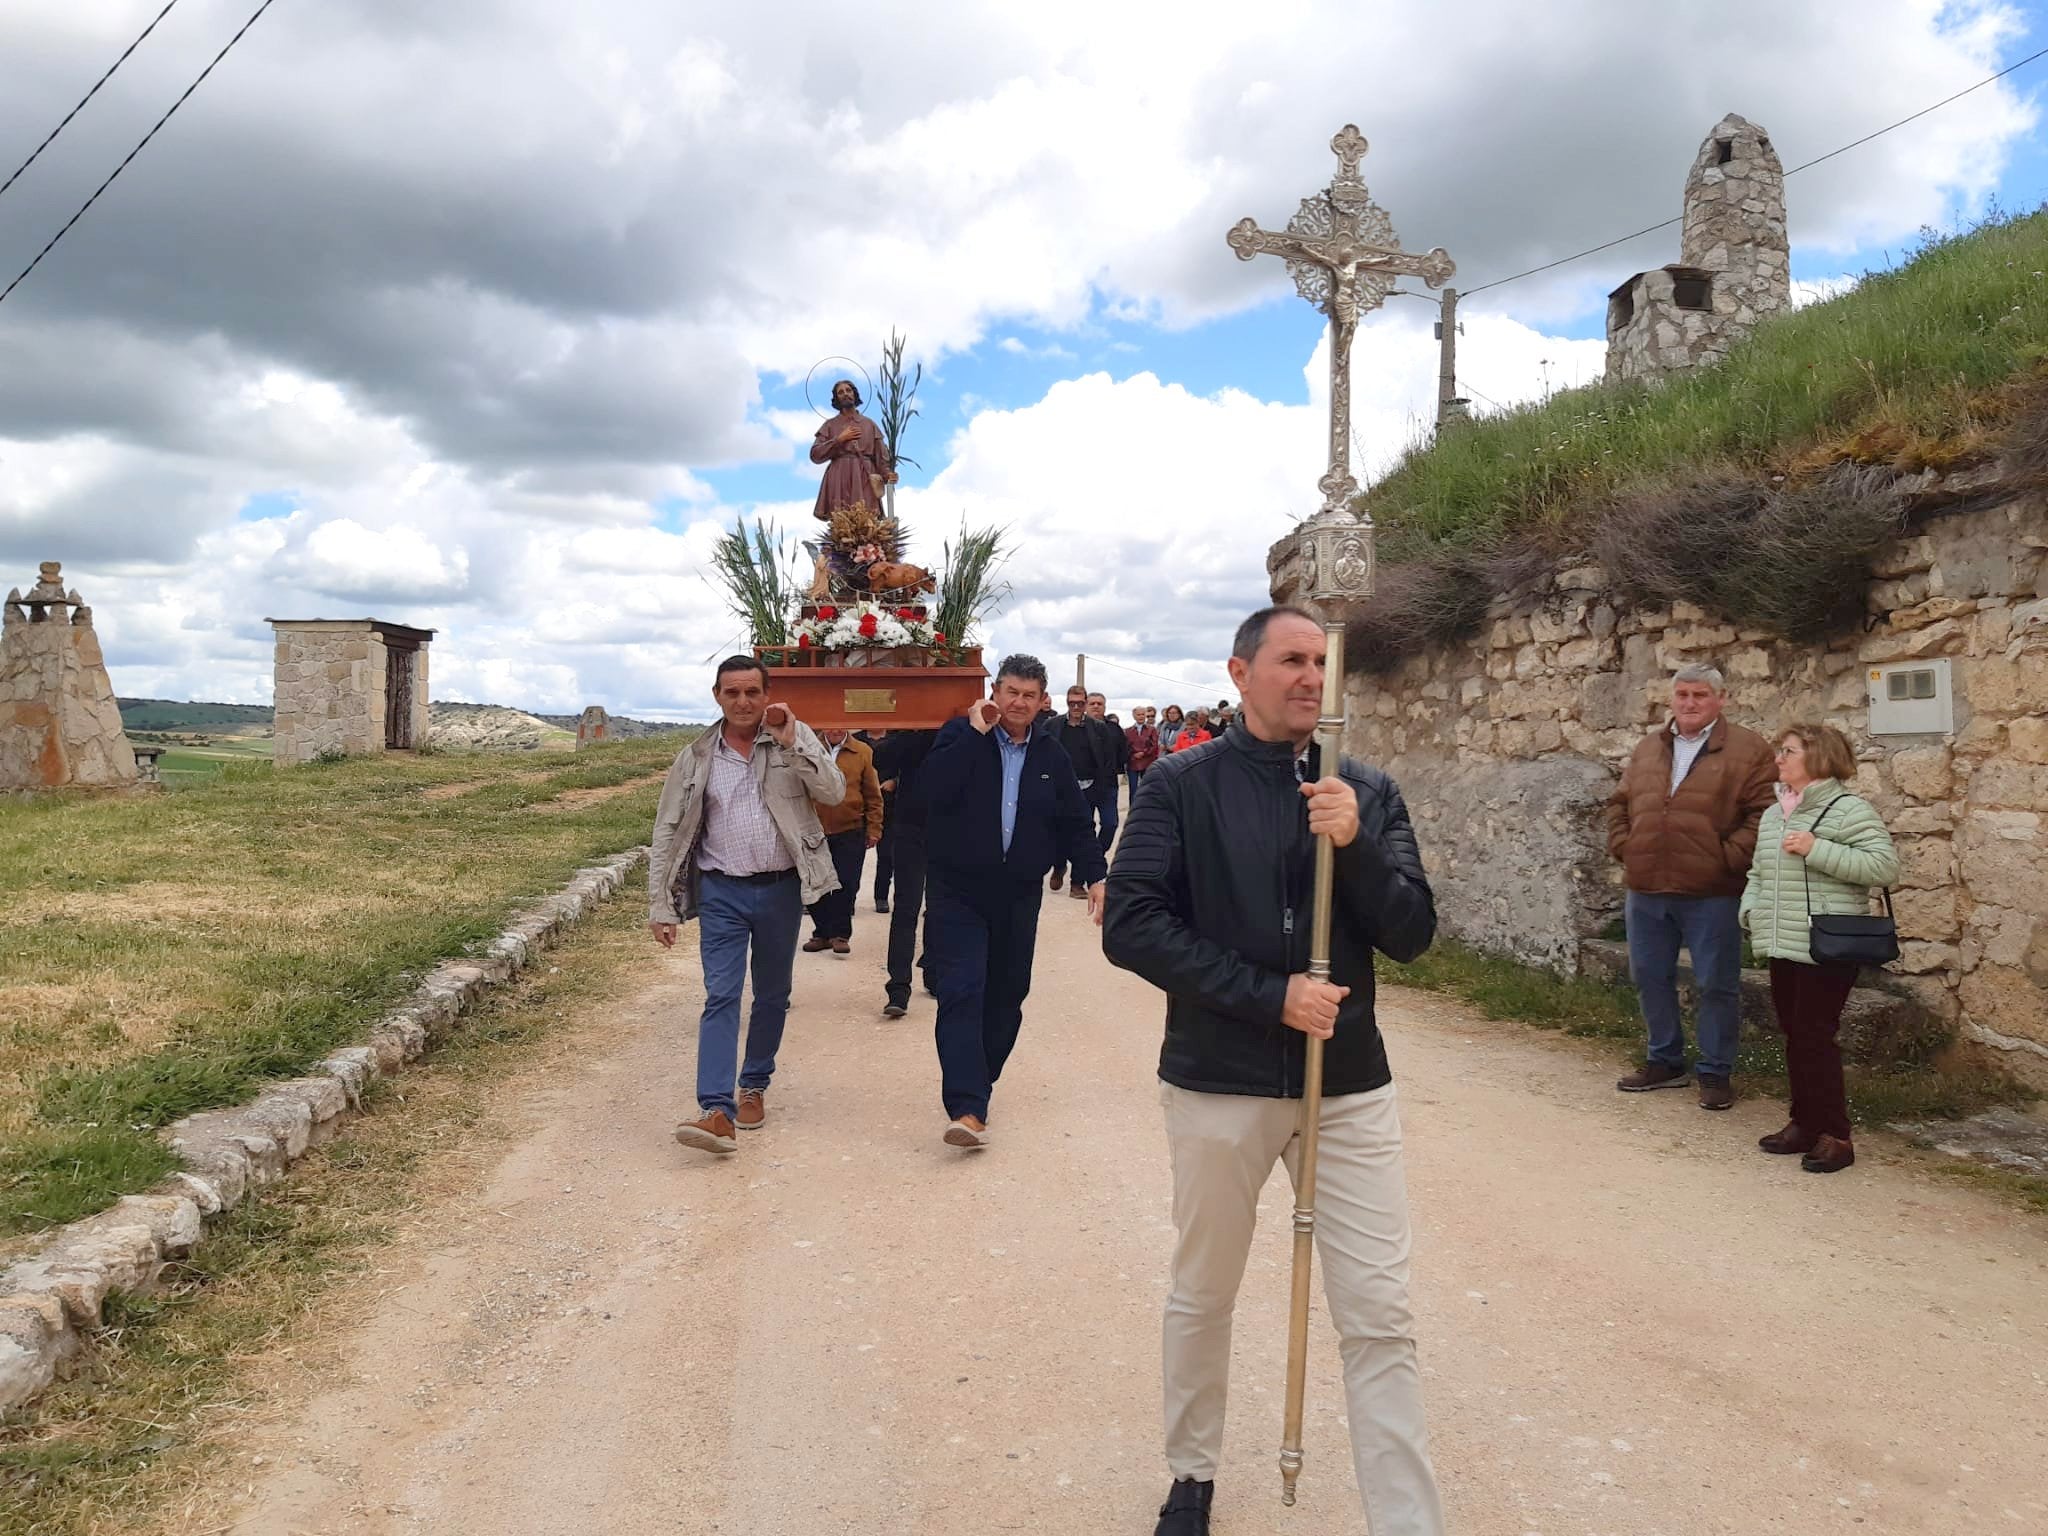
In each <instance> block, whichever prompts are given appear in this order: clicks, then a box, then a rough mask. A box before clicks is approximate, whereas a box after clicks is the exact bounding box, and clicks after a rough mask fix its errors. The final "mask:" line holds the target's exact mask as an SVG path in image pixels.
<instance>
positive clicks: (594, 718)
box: [576, 704, 612, 747]
mask: <svg viewBox="0 0 2048 1536" xmlns="http://www.w3.org/2000/svg"><path fill="white" fill-rule="evenodd" d="M611 734H612V717H611V716H610V715H608V714H606V713H605V710H604V706H603V705H602V704H591V705H588V706H586V707H585V708H584V711H583V717H582V718H581V719H579V720H578V721H577V722H576V745H577V746H579V747H586V746H588V745H590V743H591V742H593V741H609V740H610V739H611Z"/></svg>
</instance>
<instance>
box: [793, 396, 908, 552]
mask: <svg viewBox="0 0 2048 1536" xmlns="http://www.w3.org/2000/svg"><path fill="white" fill-rule="evenodd" d="M832 404H833V406H834V408H835V409H836V410H837V411H838V413H839V414H838V415H836V416H833V417H831V418H829V419H828V420H827V421H826V422H825V423H824V425H823V426H821V427H819V428H818V435H817V436H816V437H815V438H813V439H812V440H811V462H812V463H813V464H823V465H824V466H825V480H824V483H823V484H821V485H820V486H819V487H818V504H817V505H816V506H815V507H814V508H813V509H812V515H813V516H814V517H816V518H817V519H818V521H819V522H821V523H829V522H831V521H832V519H833V514H835V513H838V514H841V515H842V520H844V518H843V515H844V514H845V513H847V512H852V511H861V512H865V513H866V514H867V519H872V520H879V519H880V518H881V517H882V515H883V513H882V487H883V486H885V485H893V484H895V483H896V466H895V464H894V463H893V462H892V461H891V460H890V457H889V447H888V444H887V443H885V442H883V440H882V429H881V428H880V427H878V426H876V425H875V424H874V422H873V421H871V420H869V419H868V418H867V417H866V416H863V415H862V414H861V412H860V407H861V398H860V391H859V390H857V389H855V388H854V387H853V381H852V380H851V379H841V380H840V381H839V382H838V383H836V384H834V385H833V386H832ZM867 519H863V520H867Z"/></svg>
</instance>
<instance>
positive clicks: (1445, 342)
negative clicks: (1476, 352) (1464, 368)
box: [1436, 288, 1458, 431]
mask: <svg viewBox="0 0 2048 1536" xmlns="http://www.w3.org/2000/svg"><path fill="white" fill-rule="evenodd" d="M1436 335H1437V340H1438V341H1439V342H1440V343H1441V344H1442V345H1441V346H1440V347H1439V348H1438V351H1437V364H1436V425H1437V430H1438V431H1442V430H1443V425H1444V423H1445V422H1447V421H1449V420H1450V419H1451V412H1452V410H1453V402H1454V401H1456V399H1457V398H1458V290H1457V289H1455V288H1446V289H1445V290H1444V292H1443V298H1442V299H1441V300H1440V301H1439V304H1438V312H1437V322H1436Z"/></svg>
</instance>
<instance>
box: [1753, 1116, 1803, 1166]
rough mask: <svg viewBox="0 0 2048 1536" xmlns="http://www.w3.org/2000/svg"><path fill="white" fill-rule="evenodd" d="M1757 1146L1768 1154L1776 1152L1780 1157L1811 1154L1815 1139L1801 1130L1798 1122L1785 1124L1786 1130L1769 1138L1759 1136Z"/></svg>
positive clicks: (1777, 1132) (1775, 1132)
mask: <svg viewBox="0 0 2048 1536" xmlns="http://www.w3.org/2000/svg"><path fill="white" fill-rule="evenodd" d="M1756 1144H1757V1145H1758V1146H1760V1147H1762V1148H1763V1149H1764V1150H1765V1151H1766V1152H1775V1153H1777V1154H1778V1155H1779V1156H1780V1157H1783V1156H1786V1155H1788V1154H1790V1153H1794V1152H1811V1151H1812V1150H1813V1138H1812V1137H1811V1136H1809V1135H1807V1134H1806V1132H1804V1131H1802V1130H1801V1129H1800V1128H1799V1122H1798V1121H1797V1120H1788V1121H1786V1122H1785V1129H1783V1130H1782V1131H1773V1132H1771V1134H1770V1135H1768V1136H1759V1137H1757V1139H1756Z"/></svg>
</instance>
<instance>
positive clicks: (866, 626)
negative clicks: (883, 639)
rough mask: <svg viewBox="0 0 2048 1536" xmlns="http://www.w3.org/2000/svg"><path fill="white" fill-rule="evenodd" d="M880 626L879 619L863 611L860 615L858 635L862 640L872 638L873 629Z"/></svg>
mask: <svg viewBox="0 0 2048 1536" xmlns="http://www.w3.org/2000/svg"><path fill="white" fill-rule="evenodd" d="M880 628H881V623H880V621H878V620H877V619H876V618H875V616H874V615H873V614H872V613H864V614H862V615H861V616H860V637H861V638H862V639H863V640H872V639H874V638H875V631H876V630H877V629H880Z"/></svg>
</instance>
